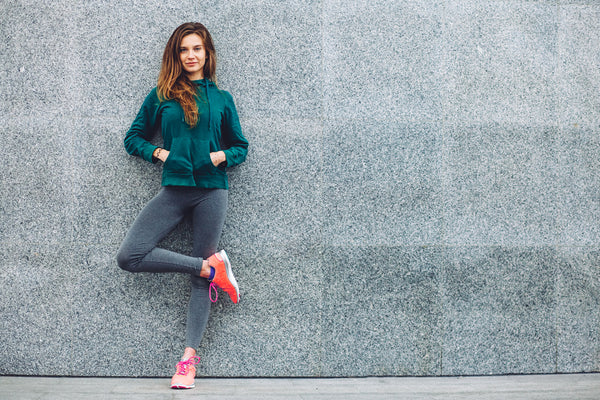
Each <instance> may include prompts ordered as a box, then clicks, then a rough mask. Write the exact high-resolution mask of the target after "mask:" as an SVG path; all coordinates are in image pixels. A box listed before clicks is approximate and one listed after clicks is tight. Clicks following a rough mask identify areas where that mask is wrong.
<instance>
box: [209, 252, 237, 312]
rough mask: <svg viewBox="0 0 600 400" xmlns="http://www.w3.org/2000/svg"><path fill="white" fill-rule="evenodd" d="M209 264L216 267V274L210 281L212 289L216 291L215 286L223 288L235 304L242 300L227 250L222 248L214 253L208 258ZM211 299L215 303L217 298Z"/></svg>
mask: <svg viewBox="0 0 600 400" xmlns="http://www.w3.org/2000/svg"><path fill="white" fill-rule="evenodd" d="M207 261H208V265H210V266H211V267H213V268H214V269H215V276H214V278H213V280H212V282H211V283H210V288H211V290H214V291H215V292H216V289H215V286H218V287H220V288H221V289H223V290H224V291H225V292H227V294H228V295H229V297H230V298H231V301H233V302H234V303H235V304H237V302H238V301H239V300H240V289H239V287H238V284H237V281H236V280H235V276H233V271H232V270H231V263H230V262H229V257H227V253H225V250H221V251H219V252H218V253H215V254H213V255H212V256H210V257H208V259H207ZM210 300H211V301H212V302H213V303H214V302H215V301H217V299H214V300H213V299H212V296H211V298H210Z"/></svg>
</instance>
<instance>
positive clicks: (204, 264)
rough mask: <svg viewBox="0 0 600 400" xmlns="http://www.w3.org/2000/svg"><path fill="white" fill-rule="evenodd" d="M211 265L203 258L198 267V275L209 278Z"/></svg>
mask: <svg viewBox="0 0 600 400" xmlns="http://www.w3.org/2000/svg"><path fill="white" fill-rule="evenodd" d="M211 269H212V267H211V266H210V264H209V263H208V261H207V260H203V261H202V268H201V269H200V277H201V278H209V277H210V271H211Z"/></svg>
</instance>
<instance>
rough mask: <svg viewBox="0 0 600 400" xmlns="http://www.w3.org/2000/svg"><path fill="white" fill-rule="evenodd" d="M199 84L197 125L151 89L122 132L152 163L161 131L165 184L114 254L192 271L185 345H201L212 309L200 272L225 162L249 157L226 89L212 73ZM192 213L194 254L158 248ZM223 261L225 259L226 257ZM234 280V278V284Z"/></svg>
mask: <svg viewBox="0 0 600 400" xmlns="http://www.w3.org/2000/svg"><path fill="white" fill-rule="evenodd" d="M193 82H194V84H195V85H196V87H197V94H196V105H197V106H198V112H199V115H198V124H197V125H196V126H195V127H193V128H191V127H190V126H189V125H188V124H187V123H186V122H185V119H184V112H183V109H182V108H181V105H180V104H179V103H178V102H177V101H175V100H165V101H162V102H161V101H160V100H159V98H158V95H157V89H156V88H154V89H153V90H152V91H151V92H150V94H149V95H148V96H147V97H146V99H145V100H144V103H143V104H142V107H141V109H140V111H139V113H138V114H137V116H136V118H135V120H134V121H133V123H132V125H131V128H130V129H129V131H128V132H127V134H126V136H125V140H124V144H125V149H126V150H127V152H128V153H129V154H131V155H133V156H138V157H141V158H143V159H144V160H146V161H148V162H152V163H155V162H156V161H157V160H156V159H155V158H153V156H152V154H153V152H154V150H155V149H156V148H157V146H155V145H153V144H151V143H150V142H149V140H150V139H151V137H152V136H153V135H154V133H155V132H157V131H158V130H160V132H161V134H162V139H163V143H164V144H163V146H162V148H164V149H166V150H169V152H170V153H169V156H168V158H167V160H166V161H165V163H164V165H163V171H162V188H161V190H160V191H159V193H158V194H157V195H156V196H155V197H154V198H153V199H152V200H151V201H150V202H149V203H148V204H147V205H146V206H145V207H144V209H143V210H142V211H141V212H140V214H139V215H138V217H137V218H136V220H135V221H134V223H133V225H132V226H131V228H130V229H129V231H128V232H127V235H126V237H125V239H124V241H123V243H122V244H121V247H120V248H119V251H118V253H117V262H118V264H119V266H120V267H121V268H122V269H124V270H127V271H131V272H179V273H187V274H190V277H191V283H192V292H191V297H190V302H189V306H188V311H187V325H186V329H187V333H186V347H191V348H194V349H196V348H198V346H199V345H200V341H201V339H202V336H203V334H204V330H205V328H206V323H207V321H208V314H209V311H210V296H209V286H210V285H209V284H210V282H209V281H208V280H207V279H205V278H201V277H200V276H199V273H200V270H201V268H202V262H203V260H204V259H207V258H208V257H209V256H211V255H213V254H215V252H216V251H217V245H218V242H219V238H220V236H221V231H222V229H223V224H224V222H225V214H226V210H227V190H228V188H229V185H228V180H227V173H226V168H227V167H233V166H235V165H238V164H240V163H242V162H243V161H244V160H245V159H246V155H247V152H248V141H247V140H246V138H245V137H244V136H243V134H242V130H241V127H240V122H239V118H238V115H237V111H236V108H235V104H234V102H233V98H232V97H231V95H230V94H229V93H228V92H226V91H224V90H220V89H218V88H217V86H216V85H215V84H214V83H213V82H212V81H210V80H207V79H202V80H197V81H193ZM221 150H222V151H223V152H224V153H225V156H226V159H227V161H226V162H225V163H222V164H221V165H219V166H218V167H215V166H214V165H213V164H212V161H211V159H210V153H211V152H216V151H221ZM186 215H189V216H191V219H192V225H193V242H194V243H193V250H192V254H191V256H187V255H183V254H180V253H176V252H173V251H169V250H165V249H161V248H158V247H156V245H157V244H158V242H160V240H162V239H163V238H164V237H165V236H166V235H167V234H168V233H169V232H171V231H172V230H173V229H174V228H175V226H176V225H177V224H178V223H179V222H181V221H182V220H183V218H184V217H185V216H186ZM227 263H228V261H227ZM236 285H237V284H236Z"/></svg>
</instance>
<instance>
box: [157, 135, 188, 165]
mask: <svg viewBox="0 0 600 400" xmlns="http://www.w3.org/2000/svg"><path fill="white" fill-rule="evenodd" d="M191 145H192V142H191V140H190V138H181V137H180V138H176V139H174V140H173V143H171V150H169V157H167V160H166V161H165V165H164V168H165V169H167V170H168V171H169V172H175V173H178V174H186V173H187V174H189V173H191V172H192V170H193V164H192V148H191Z"/></svg>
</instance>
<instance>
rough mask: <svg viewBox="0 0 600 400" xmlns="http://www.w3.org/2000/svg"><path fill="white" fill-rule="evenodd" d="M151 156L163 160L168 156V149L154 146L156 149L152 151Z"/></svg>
mask: <svg viewBox="0 0 600 400" xmlns="http://www.w3.org/2000/svg"><path fill="white" fill-rule="evenodd" d="M152 156H153V157H155V158H158V159H159V160H160V161H162V162H165V161H167V158H168V157H169V150H165V149H161V148H156V150H154V152H153V153H152Z"/></svg>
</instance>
